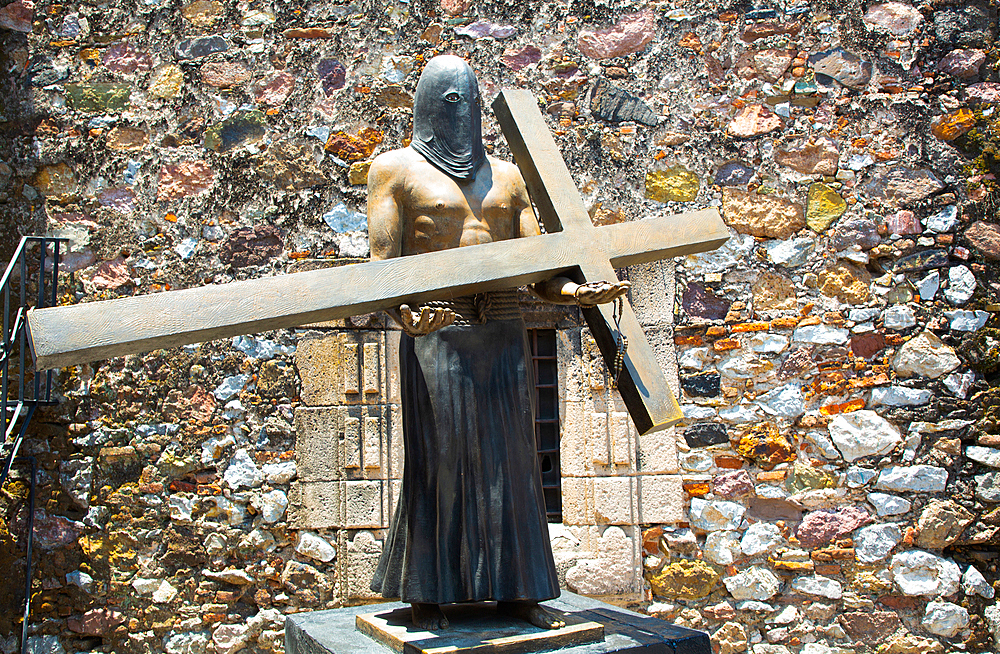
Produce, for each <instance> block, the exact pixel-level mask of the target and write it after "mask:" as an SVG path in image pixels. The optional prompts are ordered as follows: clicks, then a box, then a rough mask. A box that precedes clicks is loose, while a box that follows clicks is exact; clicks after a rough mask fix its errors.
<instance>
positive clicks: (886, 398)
mask: <svg viewBox="0 0 1000 654" xmlns="http://www.w3.org/2000/svg"><path fill="white" fill-rule="evenodd" d="M933 395H934V394H933V393H932V392H931V391H930V390H928V389H926V388H906V387H905V386H883V387H881V388H873V389H872V405H873V406H878V405H887V406H919V405H921V404H927V403H928V402H930V401H931V397H933Z"/></svg>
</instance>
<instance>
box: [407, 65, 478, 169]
mask: <svg viewBox="0 0 1000 654" xmlns="http://www.w3.org/2000/svg"><path fill="white" fill-rule="evenodd" d="M410 147H412V148H413V149H414V150H416V151H417V152H419V153H420V154H422V155H423V156H424V158H425V159H427V161H428V162H430V163H431V164H432V165H434V166H435V167H437V168H439V169H440V170H441V171H442V172H444V173H446V174H448V175H450V176H452V177H455V178H456V179H462V180H471V179H472V178H474V177H475V175H476V171H477V170H478V169H479V166H480V165H481V164H482V163H483V161H484V160H485V159H486V151H485V150H484V149H483V134H482V108H481V107H480V104H479V83H478V82H477V81H476V75H475V73H473V72H472V68H471V67H470V66H469V64H467V63H466V62H465V60H463V59H461V58H459V57H456V56H454V55H441V56H439V57H434V58H433V59H431V60H430V61H429V62H427V66H426V67H425V68H424V71H423V73H421V75H420V80H419V81H418V82H417V92H416V94H415V95H414V98H413V141H412V142H411V143H410Z"/></svg>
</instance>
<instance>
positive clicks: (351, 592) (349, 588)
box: [341, 531, 382, 600]
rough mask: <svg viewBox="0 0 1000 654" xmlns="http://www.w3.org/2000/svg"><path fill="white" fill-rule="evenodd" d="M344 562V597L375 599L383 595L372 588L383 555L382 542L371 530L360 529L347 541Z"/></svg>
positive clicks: (348, 598)
mask: <svg viewBox="0 0 1000 654" xmlns="http://www.w3.org/2000/svg"><path fill="white" fill-rule="evenodd" d="M345 551H346V556H345V557H344V558H345V559H346V560H345V561H344V562H343V564H342V565H343V568H342V570H343V577H342V578H343V580H344V583H343V585H342V588H341V592H342V593H343V594H344V599H346V600H353V599H375V598H378V597H381V595H379V594H378V593H376V592H374V591H373V590H372V589H371V588H370V584H371V581H372V577H373V576H374V575H375V567H376V566H377V565H378V560H379V557H380V556H381V555H382V543H381V541H379V540H377V539H376V538H375V535H374V534H372V532H370V531H359V532H358V533H356V534H354V538H352V539H351V540H348V541H347V542H346V548H345Z"/></svg>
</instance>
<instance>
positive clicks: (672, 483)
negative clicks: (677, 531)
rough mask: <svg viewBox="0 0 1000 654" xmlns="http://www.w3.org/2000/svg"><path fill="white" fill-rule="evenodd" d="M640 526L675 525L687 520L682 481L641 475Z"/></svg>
mask: <svg viewBox="0 0 1000 654" xmlns="http://www.w3.org/2000/svg"><path fill="white" fill-rule="evenodd" d="M635 479H636V483H637V485H638V495H639V501H638V505H639V516H638V520H637V522H638V523H639V524H644V525H646V524H673V523H677V522H681V521H683V520H685V519H686V517H685V515H684V488H683V486H682V479H681V478H680V477H677V476H672V475H639V476H638V477H636V478H635Z"/></svg>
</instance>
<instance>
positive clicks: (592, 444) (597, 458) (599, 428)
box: [587, 411, 611, 466]
mask: <svg viewBox="0 0 1000 654" xmlns="http://www.w3.org/2000/svg"><path fill="white" fill-rule="evenodd" d="M609 440H610V435H609V434H608V414H606V413H599V412H596V411H595V412H592V413H591V414H590V438H588V439H587V445H588V447H587V450H588V451H589V453H590V461H591V462H592V463H593V464H594V465H595V466H609V465H611V444H610V443H609Z"/></svg>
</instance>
